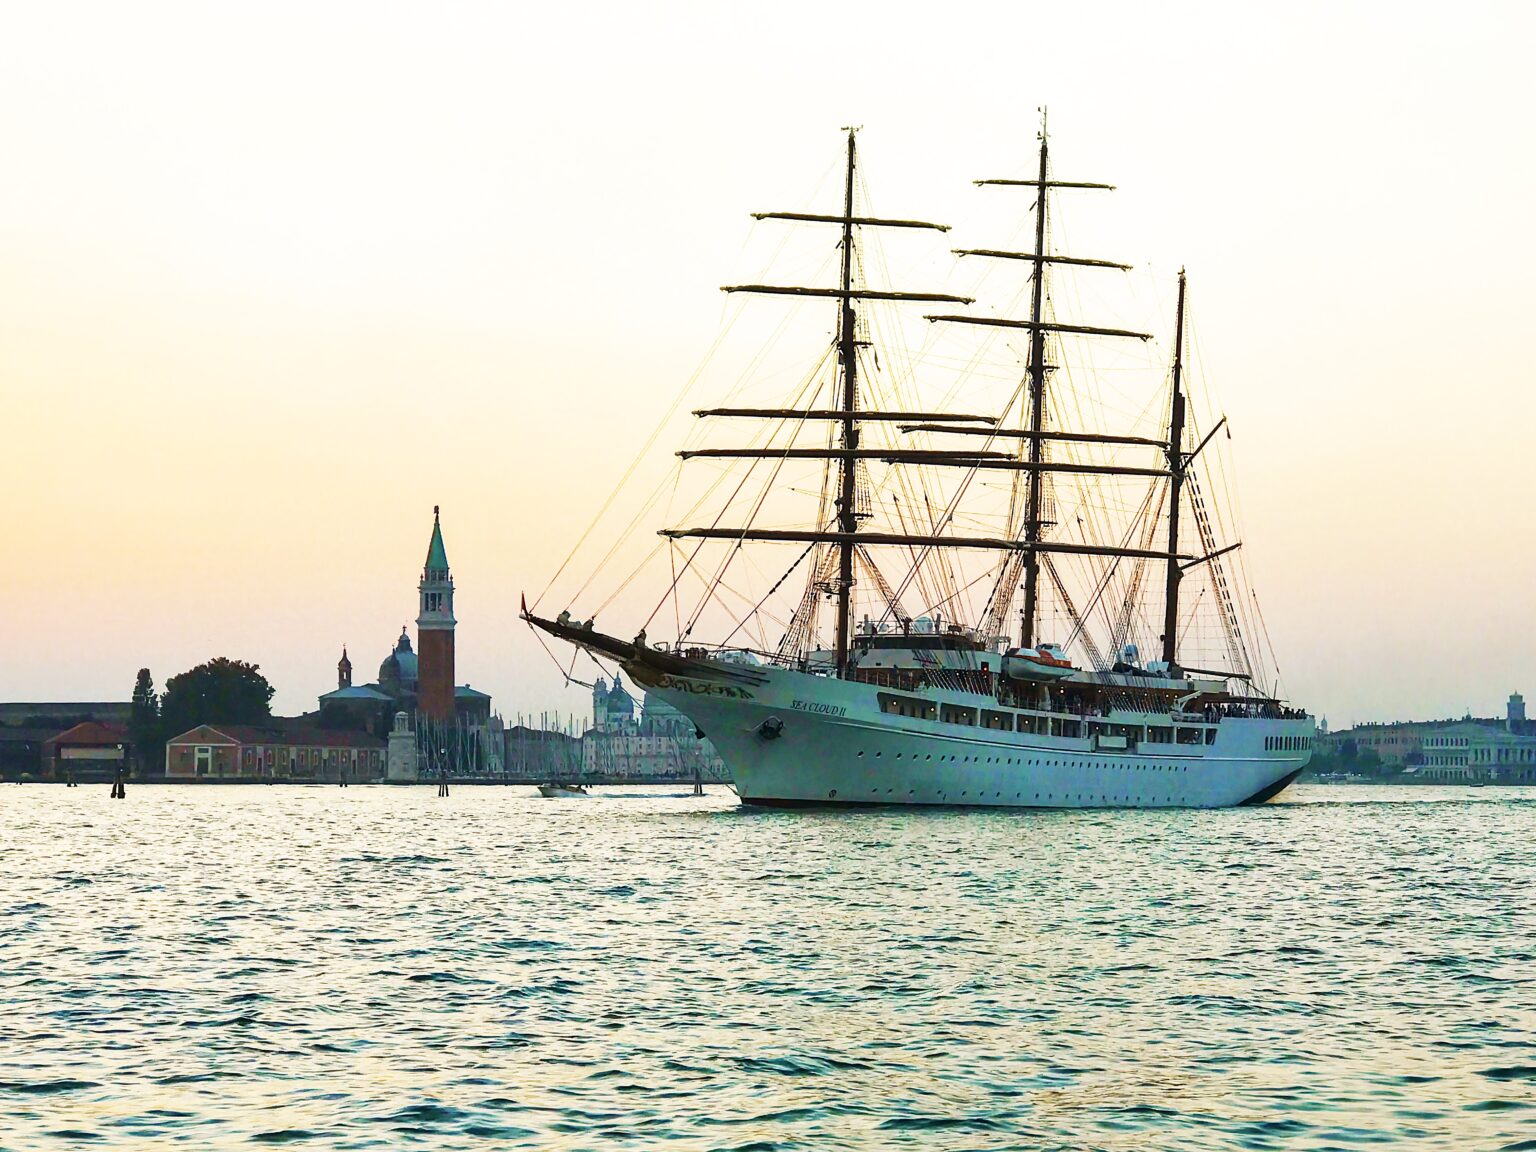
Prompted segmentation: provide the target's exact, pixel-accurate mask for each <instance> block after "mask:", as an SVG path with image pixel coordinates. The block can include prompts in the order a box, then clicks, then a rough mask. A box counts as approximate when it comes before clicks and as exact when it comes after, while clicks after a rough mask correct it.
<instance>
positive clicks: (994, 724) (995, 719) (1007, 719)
mask: <svg viewBox="0 0 1536 1152" xmlns="http://www.w3.org/2000/svg"><path fill="white" fill-rule="evenodd" d="M981 726H982V727H983V728H991V729H994V730H995V731H998V732H1012V731H1013V713H1012V712H994V711H992V710H991V709H990V708H983V709H982V711H981Z"/></svg>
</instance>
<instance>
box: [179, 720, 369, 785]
mask: <svg viewBox="0 0 1536 1152" xmlns="http://www.w3.org/2000/svg"><path fill="white" fill-rule="evenodd" d="M384 747H385V745H384V741H383V740H381V739H379V738H378V737H377V736H372V735H370V734H368V733H366V732H349V731H344V730H336V729H325V728H291V729H285V728H281V727H270V728H269V727H255V726H251V725H244V724H200V725H198V726H197V727H196V728H193V729H191V730H189V731H187V732H183V733H181V734H180V735H179V736H173V737H172V738H171V739H169V740H167V741H166V743H165V778H166V780H167V781H190V782H212V781H226V782H229V781H245V782H252V781H262V782H266V781H293V782H296V783H302V782H338V781H342V780H345V781H347V782H348V783H358V784H361V783H368V782H372V781H375V780H381V779H383V776H384V768H385V764H384Z"/></svg>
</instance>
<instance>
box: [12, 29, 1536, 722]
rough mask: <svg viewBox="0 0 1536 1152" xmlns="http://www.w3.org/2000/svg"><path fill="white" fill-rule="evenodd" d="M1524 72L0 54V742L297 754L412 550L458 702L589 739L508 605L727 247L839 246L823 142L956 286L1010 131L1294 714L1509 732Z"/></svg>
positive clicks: (353, 38)
mask: <svg viewBox="0 0 1536 1152" xmlns="http://www.w3.org/2000/svg"><path fill="white" fill-rule="evenodd" d="M1533 41H1536V8H1532V7H1531V6H1529V5H1523V4H1516V3H1509V4H1494V3H1469V4H1465V5H1459V6H1455V7H1454V9H1453V8H1452V7H1451V6H1446V5H1440V4H1418V3H1403V4H1394V5H1385V4H1349V3H1343V4H1339V3H1333V4H1294V3H1288V4H1283V5H1282V4H1254V5H1230V4H1163V5H1155V6H1153V5H1143V4H1129V3H1128V4H1094V3H1085V4H1070V5H1056V6H1050V7H1047V6H1042V5H1020V4H1016V3H1010V4H997V5H990V4H955V5H949V6H946V7H943V8H938V7H935V6H933V5H929V4H901V3H881V4H859V3H850V4H839V5H827V4H803V3H780V4H776V5H773V6H772V7H771V8H768V7H763V6H747V5H686V4H617V3H615V4H605V3H591V4H583V5H537V6H535V5H508V4H471V3H456V4H447V5H442V4H437V5H427V4H399V3H395V4H390V3H382V4H381V3H372V2H371V3H341V2H337V3H318V4H317V3H304V4H298V3H292V4H285V3H270V2H269V3H263V4H259V5H257V4H240V3H229V4H219V5H208V4H196V3H188V4H167V3H157V2H153V0H150V2H145V3H139V4H134V5H120V4H105V3H103V4H87V3H70V2H64V3H51V4H47V5H42V4H28V3H20V2H8V3H4V4H0V157H3V161H0V163H3V167H4V172H5V179H4V180H3V181H0V413H3V428H4V434H3V436H0V515H3V526H0V549H3V550H4V551H3V555H0V593H3V597H0V598H3V602H4V603H5V604H6V605H7V606H8V608H9V611H7V612H6V613H5V615H4V617H3V618H0V699H11V700H70V699H124V698H126V697H127V695H128V693H129V691H130V689H131V687H132V684H133V679H134V674H135V671H136V670H137V669H138V668H139V667H141V666H148V667H149V668H150V669H151V671H152V672H153V674H154V675H155V678H156V680H157V682H161V681H163V680H164V679H165V678H166V677H168V676H170V675H174V674H175V673H177V672H180V671H183V670H185V669H187V668H189V667H191V666H193V665H194V664H197V663H199V662H201V661H203V660H206V659H208V658H211V657H213V656H217V655H224V656H230V657H234V658H239V659H245V660H250V661H252V662H255V663H258V664H259V665H260V666H261V668H262V670H263V672H264V673H265V674H266V675H267V676H268V677H269V679H270V680H271V681H272V683H273V684H274V685H275V687H276V688H277V696H276V699H275V701H274V705H275V707H276V708H277V709H278V710H279V711H281V712H285V713H296V712H300V711H303V710H307V709H310V708H313V707H314V703H313V701H314V698H315V696H316V695H317V694H318V693H320V692H324V691H327V690H329V689H330V688H331V687H333V686H334V684H335V670H334V669H335V663H336V660H337V658H338V657H339V655H340V650H341V647H342V645H343V644H346V645H347V646H348V648H349V651H350V654H351V656H352V659H353V661H354V663H355V664H356V665H357V667H358V673H359V677H358V678H359V679H371V678H372V674H373V668H374V665H375V664H376V662H377V661H380V660H382V659H383V658H384V656H385V655H386V654H387V652H388V650H389V648H390V645H391V644H392V642H393V639H394V637H395V636H396V635H398V632H399V629H400V627H401V625H402V624H405V623H407V622H412V621H414V617H415V612H416V602H415V601H416V587H415V586H416V580H417V578H418V576H419V571H420V568H421V564H422V560H423V559H424V556H425V551H426V545H427V540H428V537H429V534H430V529H431V519H432V508H433V506H434V505H441V506H442V508H443V527H444V533H445V538H446V541H447V547H448V554H449V559H450V561H451V562H452V565H453V570H454V575H455V579H456V584H457V599H456V608H457V611H458V616H459V620H460V624H459V629H458V636H457V644H458V673H459V677H458V678H459V680H460V681H461V682H467V683H470V684H472V685H474V686H475V687H477V688H480V689H482V690H484V691H488V692H490V693H492V695H493V696H494V698H495V704H496V707H497V709H498V710H499V711H501V712H502V713H503V714H504V715H506V716H508V717H509V718H511V717H515V716H516V715H518V714H520V713H521V714H524V715H529V714H538V713H540V712H559V713H562V714H570V713H574V714H578V715H579V714H582V713H585V712H586V711H587V710H588V709H589V707H590V705H589V703H588V696H587V693H586V691H585V690H584V689H581V688H567V687H564V686H562V682H561V678H560V674H559V672H558V671H557V669H556V667H555V665H554V664H553V663H552V662H551V661H550V659H549V657H548V656H546V655H545V653H544V652H543V651H542V650H541V648H540V646H539V645H538V643H537V642H536V641H535V640H534V639H533V638H532V637H531V636H530V634H529V633H528V631H527V629H526V627H525V626H523V625H522V624H520V623H519V621H518V619H517V611H518V604H519V597H520V595H521V594H522V593H523V592H525V591H526V592H528V593H529V594H530V599H531V598H533V596H535V595H536V594H537V593H538V592H540V591H541V590H543V589H544V588H545V587H546V586H547V585H548V584H549V582H550V579H551V577H552V576H553V575H554V573H555V571H556V569H557V568H558V567H559V566H560V564H561V562H562V560H563V559H564V558H565V556H566V555H567V553H568V552H569V550H570V548H571V546H572V545H573V544H574V543H575V542H576V540H577V539H578V537H579V536H580V535H581V533H582V532H583V531H584V530H585V529H586V528H587V526H588V524H589V523H590V522H591V521H592V518H593V515H594V513H595V512H596V511H597V510H598V508H599V507H600V506H601V505H602V504H603V502H604V500H605V499H606V498H607V497H608V495H609V493H610V492H611V491H613V489H614V488H615V486H616V485H617V484H618V483H619V482H620V480H621V478H622V477H623V476H624V472H625V469H626V468H627V467H628V465H629V462H630V461H631V460H632V459H633V458H634V457H635V454H636V452H637V450H638V449H639V448H640V447H641V446H642V444H643V443H644V442H645V440H646V438H647V437H648V436H649V435H650V433H651V431H652V430H653V429H655V428H656V427H657V426H658V423H659V422H660V421H661V420H662V418H663V416H664V414H665V413H666V411H667V410H668V408H669V406H671V405H672V403H673V401H674V399H675V398H676V397H677V396H678V394H679V389H680V388H681V387H682V386H683V385H684V383H685V382H687V381H688V380H689V379H690V378H691V377H692V376H693V375H694V373H695V371H696V370H697V369H698V368H699V366H700V364H701V362H703V361H704V360H705V358H706V355H707V354H708V353H709V351H710V349H711V348H712V346H713V345H714V343H715V341H716V339H717V337H718V336H719V335H720V332H721V329H722V327H723V326H724V325H725V324H726V323H727V322H728V321H729V319H730V317H731V316H732V315H734V312H733V311H732V310H731V306H730V305H729V304H728V302H727V301H725V300H723V298H722V297H721V294H720V293H719V291H718V288H719V286H720V285H722V284H728V283H738V282H742V281H744V280H751V279H752V278H754V277H757V276H759V275H767V273H764V265H763V262H762V259H761V253H762V252H763V251H764V250H766V249H765V247H764V245H765V243H767V242H765V241H764V240H763V239H762V231H761V230H762V228H763V227H764V226H763V225H754V224H753V222H752V220H751V219H750V217H749V213H750V212H752V211H760V210H765V209H789V210H798V211H807V210H810V211H817V210H820V211H832V210H836V207H837V202H836V196H837V187H836V167H837V164H838V162H839V155H840V149H841V146H842V141H841V136H840V132H839V129H840V128H842V127H843V126H845V125H858V126H861V128H862V132H861V135H860V141H861V145H860V146H861V150H862V154H863V156H864V158H865V161H866V169H865V170H866V173H867V176H868V179H869V181H870V185H871V189H872V191H873V192H874V194H875V196H876V200H877V203H878V204H879V205H880V207H881V208H883V209H888V210H890V211H892V212H893V213H897V214H909V215H919V216H926V217H928V218H939V219H945V220H950V221H954V222H956V224H957V234H958V233H960V232H965V235H966V237H967V238H969V239H974V240H976V241H978V242H982V241H991V240H995V239H997V238H998V237H997V235H996V233H995V231H994V232H992V233H990V234H983V231H982V230H980V229H977V230H973V231H965V227H964V225H965V222H966V220H967V219H970V220H973V221H974V220H975V219H977V218H978V216H980V217H982V218H984V217H985V215H986V213H987V212H989V211H995V208H978V205H979V204H980V203H981V201H979V200H978V196H979V193H978V192H977V191H976V190H975V189H973V188H972V187H971V184H970V181H971V180H973V179H975V178H978V177H983V176H996V175H1013V176H1021V175H1024V174H1026V173H1027V172H1028V171H1029V166H1030V162H1031V155H1032V152H1033V149H1034V147H1035V135H1036V132H1037V129H1038V124H1039V117H1038V113H1037V111H1036V110H1037V108H1039V107H1041V106H1048V108H1049V115H1050V126H1051V135H1052V143H1053V157H1054V163H1055V168H1056V171H1057V173H1058V174H1060V175H1063V176H1067V177H1069V178H1080V179H1090V180H1104V181H1108V182H1111V183H1114V184H1116V185H1117V188H1118V190H1117V192H1116V193H1115V194H1114V197H1115V198H1114V200H1113V202H1112V203H1109V204H1106V205H1099V204H1095V205H1094V207H1093V208H1091V209H1088V208H1084V209H1077V208H1074V209H1073V213H1074V214H1073V215H1072V216H1071V217H1070V218H1069V220H1070V222H1071V223H1072V225H1073V228H1074V231H1073V239H1074V240H1076V239H1079V238H1081V239H1082V240H1083V241H1084V242H1083V244H1082V245H1081V246H1080V250H1081V251H1083V252H1084V253H1085V254H1088V255H1095V256H1099V255H1105V256H1113V257H1115V258H1119V259H1124V260H1126V261H1127V262H1130V263H1135V264H1136V265H1137V266H1138V268H1139V269H1141V270H1144V271H1145V272H1146V274H1147V275H1148V276H1149V277H1152V278H1153V279H1154V280H1156V281H1157V282H1159V283H1161V284H1163V285H1169V284H1171V282H1172V277H1173V276H1174V275H1175V273H1176V271H1177V269H1178V267H1180V266H1181V265H1183V266H1187V267H1188V268H1189V270H1190V276H1191V284H1192V302H1193V310H1194V316H1195V321H1196V324H1197V330H1198V333H1199V341H1200V347H1201V351H1202V356H1203V363H1204V367H1205V369H1206V370H1207V371H1208V373H1209V374H1210V375H1211V376H1212V377H1213V379H1214V381H1215V384H1216V386H1217V387H1218V388H1219V390H1220V392H1221V395H1222V406H1221V410H1222V411H1224V412H1225V413H1226V414H1227V415H1228V417H1229V419H1230V426H1231V428H1232V432H1233V453H1234V459H1235V461H1236V468H1237V476H1238V480H1239V483H1240V487H1241V493H1242V496H1241V500H1242V508H1243V528H1244V533H1245V551H1244V555H1245V563H1246V564H1247V566H1248V571H1249V572H1250V574H1251V575H1252V576H1253V579H1254V584H1255V588H1256V590H1257V592H1258V594H1259V596H1260V598H1261V601H1262V603H1263V606H1264V614H1265V621H1266V623H1267V626H1268V630H1269V633H1270V636H1271V639H1272V641H1273V644H1274V647H1275V650H1276V653H1277V655H1278V658H1279V663H1280V666H1281V670H1282V672H1283V674H1284V681H1285V688H1286V691H1287V693H1288V694H1289V696H1290V697H1291V698H1292V699H1294V700H1296V701H1298V702H1300V703H1303V704H1305V705H1306V706H1308V707H1309V708H1311V709H1312V710H1313V711H1315V712H1317V713H1319V714H1322V715H1326V716H1327V717H1328V718H1329V720H1330V722H1331V723H1332V724H1333V725H1334V726H1335V727H1338V726H1340V725H1342V724H1345V723H1349V722H1353V721H1363V720H1369V719H1389V718H1427V717H1441V716H1450V715H1457V716H1459V715H1461V714H1462V713H1464V712H1466V711H1468V710H1470V711H1472V712H1474V713H1475V714H1480V715H1489V714H1496V713H1501V712H1502V709H1503V702H1504V699H1505V697H1506V696H1507V695H1508V694H1509V693H1510V692H1512V691H1516V690H1524V691H1525V692H1526V693H1527V694H1536V677H1532V676H1531V675H1530V674H1529V652H1530V650H1531V648H1532V640H1533V621H1536V581H1533V580H1532V579H1531V573H1532V571H1533V568H1536V533H1532V532H1531V530H1530V515H1529V510H1530V506H1531V499H1530V498H1531V487H1532V483H1531V479H1530V478H1531V475H1532V473H1531V470H1530V466H1529V455H1530V446H1531V434H1530V429H1531V427H1532V419H1531V418H1532V416H1533V414H1536V400H1533V399H1532V386H1533V384H1536V372H1533V370H1532V359H1531V355H1532V354H1531V344H1530V340H1529V338H1528V335H1527V333H1526V328H1527V325H1528V318H1529V316H1530V315H1531V314H1532V311H1533V305H1536V299H1533V297H1536V290H1533V287H1532V282H1531V273H1530V269H1531V267H1532V257H1533V256H1536V223H1533V216H1532V213H1531V211H1530V206H1531V204H1532V203H1536V151H1533V149H1532V148H1531V146H1530V140H1531V135H1530V126H1529V118H1530V115H1531V111H1532V109H1533V108H1536V78H1533V73H1532V71H1531V69H1530V68H1529V66H1528V60H1527V59H1526V54H1527V51H1528V47H1529V45H1530V44H1531V43H1532V42H1533ZM994 203H995V202H994ZM1025 208H1027V205H1020V206H1019V207H1018V210H1019V212H1020V214H1021V218H1022V214H1023V211H1024V209H1025ZM979 246H980V245H979ZM1090 247H1092V248H1094V249H1095V250H1094V251H1091V252H1090V251H1088V249H1089V248H1090ZM924 267H926V266H924ZM1159 299H1161V298H1159ZM1159 306H1160V305H1159ZM704 383H705V384H707V383H708V381H705V382H704ZM710 399H711V397H710V395H708V394H707V393H706V392H702V391H700V392H693V393H689V394H688V400H689V401H690V403H691V402H692V401H694V400H697V401H698V404H692V406H699V405H700V404H703V403H706V402H708V401H709V400H710ZM672 447H673V444H672V442H671V441H668V440H658V442H657V444H656V446H655V449H654V451H655V453H656V454H658V455H660V456H663V457H667V456H669V454H670V452H671V451H672ZM662 526H663V524H662V523H661V521H660V519H659V518H657V519H656V521H655V522H654V523H653V524H650V525H648V526H647V528H646V530H645V534H646V535H647V536H649V533H650V531H651V529H653V528H659V527H662ZM654 592H655V590H645V594H644V595H641V593H640V591H639V590H637V591H636V592H635V597H636V598H635V599H633V600H626V599H620V600H619V601H618V602H617V603H616V605H615V606H614V607H612V608H610V609H608V611H609V612H611V613H612V614H613V619H612V627H613V630H614V631H616V632H619V633H620V634H621V635H624V634H627V633H625V631H624V628H625V626H626V624H625V614H626V613H629V614H630V615H635V616H643V615H644V614H645V613H646V612H648V611H649V607H650V605H651V602H652V600H653V599H654ZM546 606H549V607H551V610H554V608H555V607H558V606H561V605H546ZM572 607H573V608H574V609H575V610H576V611H577V612H578V614H581V612H582V609H583V605H582V604H581V603H573V604H572ZM412 632H413V634H414V626H413V627H412Z"/></svg>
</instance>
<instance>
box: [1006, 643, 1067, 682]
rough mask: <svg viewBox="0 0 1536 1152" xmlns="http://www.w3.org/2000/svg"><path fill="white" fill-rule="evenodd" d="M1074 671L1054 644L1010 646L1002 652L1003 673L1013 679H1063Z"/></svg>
mask: <svg viewBox="0 0 1536 1152" xmlns="http://www.w3.org/2000/svg"><path fill="white" fill-rule="evenodd" d="M1076 671H1077V669H1076V668H1074V667H1073V666H1072V661H1070V660H1068V659H1067V658H1066V656H1065V655H1064V654H1063V653H1062V651H1061V649H1060V648H1058V647H1057V646H1056V645H1055V644H1041V645H1039V646H1037V647H1034V648H1010V649H1008V651H1007V652H1005V653H1003V675H1005V676H1011V677H1013V678H1014V679H1015V680H1065V679H1066V678H1067V677H1068V676H1070V675H1072V673H1074V672H1076Z"/></svg>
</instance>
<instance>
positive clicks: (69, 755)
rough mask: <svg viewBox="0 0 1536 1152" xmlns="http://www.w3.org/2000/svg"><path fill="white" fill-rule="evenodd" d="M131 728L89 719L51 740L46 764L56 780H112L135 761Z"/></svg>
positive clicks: (48, 771)
mask: <svg viewBox="0 0 1536 1152" xmlns="http://www.w3.org/2000/svg"><path fill="white" fill-rule="evenodd" d="M132 755H133V747H132V745H131V744H130V743H129V739H128V728H127V726H126V725H123V724H102V723H99V722H98V721H95V720H87V721H86V722H85V723H84V724H76V725H75V726H74V727H73V728H70V729H69V730H68V731H65V732H60V733H59V734H58V735H56V736H53V737H51V738H50V739H49V740H48V741H47V742H46V743H45V744H44V745H43V762H44V764H45V766H46V770H47V774H48V775H49V776H50V777H51V778H52V779H54V780H110V779H112V778H114V777H115V776H116V775H117V774H118V773H119V772H125V773H126V772H127V770H128V767H129V765H130V764H131V763H132V762H133V760H132Z"/></svg>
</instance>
